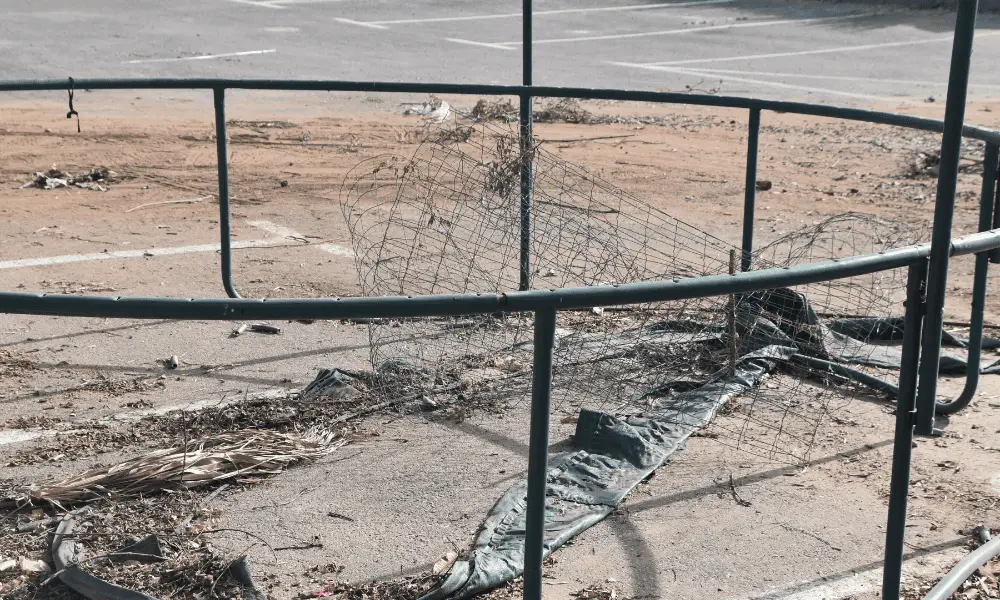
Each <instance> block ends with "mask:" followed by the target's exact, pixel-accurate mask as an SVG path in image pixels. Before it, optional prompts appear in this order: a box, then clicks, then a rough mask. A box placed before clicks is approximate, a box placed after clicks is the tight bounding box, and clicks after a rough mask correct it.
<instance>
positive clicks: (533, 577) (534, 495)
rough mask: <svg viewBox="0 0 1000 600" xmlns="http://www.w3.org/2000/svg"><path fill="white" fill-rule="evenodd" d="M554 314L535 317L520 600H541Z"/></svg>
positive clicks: (545, 311) (547, 310)
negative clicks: (522, 594) (522, 584)
mask: <svg viewBox="0 0 1000 600" xmlns="http://www.w3.org/2000/svg"><path fill="white" fill-rule="evenodd" d="M555 338H556V310H555V309H554V308H544V309H541V310H539V311H538V312H536V313H535V356H534V370H533V372H532V380H531V439H530V442H529V444H528V501H527V516H526V524H525V539H524V600H541V598H542V557H543V556H544V554H545V553H544V543H545V487H546V476H547V471H548V468H549V405H550V403H551V400H552V350H553V348H554V347H555Z"/></svg>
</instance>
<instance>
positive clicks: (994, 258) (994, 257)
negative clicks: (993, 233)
mask: <svg viewBox="0 0 1000 600" xmlns="http://www.w3.org/2000/svg"><path fill="white" fill-rule="evenodd" d="M992 229H1000V179H997V182H996V187H995V189H994V192H993V227H992ZM990 262H991V263H993V264H995V265H1000V248H994V249H993V250H991V251H990Z"/></svg>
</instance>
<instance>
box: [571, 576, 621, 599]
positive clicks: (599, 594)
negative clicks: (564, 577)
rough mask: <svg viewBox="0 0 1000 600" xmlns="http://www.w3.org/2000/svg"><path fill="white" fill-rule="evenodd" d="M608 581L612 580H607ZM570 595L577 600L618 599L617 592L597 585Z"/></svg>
mask: <svg viewBox="0 0 1000 600" xmlns="http://www.w3.org/2000/svg"><path fill="white" fill-rule="evenodd" d="M609 581H614V580H611V579H609ZM570 595H571V596H572V597H574V598H578V599H579V600H616V599H617V598H618V591H617V590H615V589H614V588H610V587H606V586H603V585H601V584H599V583H597V584H594V585H591V586H589V587H585V588H583V589H582V590H577V591H575V592H573V593H572V594H570Z"/></svg>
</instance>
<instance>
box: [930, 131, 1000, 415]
mask: <svg viewBox="0 0 1000 600" xmlns="http://www.w3.org/2000/svg"><path fill="white" fill-rule="evenodd" d="M998 157H1000V148H998V147H997V145H996V144H992V143H987V144H986V150H985V152H984V155H983V189H982V197H981V199H980V203H979V230H980V231H988V230H989V229H990V227H992V225H993V217H994V215H993V204H994V201H995V195H994V190H995V189H996V183H997V181H996V179H997V160H998ZM989 269H990V253H989V252H981V253H979V254H977V255H976V271H975V276H974V280H973V283H972V314H971V315H970V317H969V348H968V366H967V367H966V373H965V387H964V388H962V392H961V393H960V394H959V395H958V396H957V397H955V399H954V400H952V401H951V402H938V403H937V404H936V406H935V409H934V410H935V412H936V413H937V414H942V415H950V414H954V413H957V412H958V411H960V410H962V409H963V408H965V407H966V406H968V405H969V403H970V402H972V398H973V397H975V395H976V389H977V388H978V387H979V368H980V367H979V360H980V358H981V357H982V352H983V324H984V314H983V313H984V312H985V310H986V284H987V276H988V275H989Z"/></svg>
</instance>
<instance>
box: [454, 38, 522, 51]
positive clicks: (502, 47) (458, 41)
mask: <svg viewBox="0 0 1000 600" xmlns="http://www.w3.org/2000/svg"><path fill="white" fill-rule="evenodd" d="M444 39H445V40H446V41H449V42H453V43H455V44H467V45H469V46H482V47H484V48H493V49H494V50H514V49H515V48H514V47H513V46H505V45H503V44H490V43H489V42H476V41H474V40H463V39H462V38H444Z"/></svg>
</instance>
